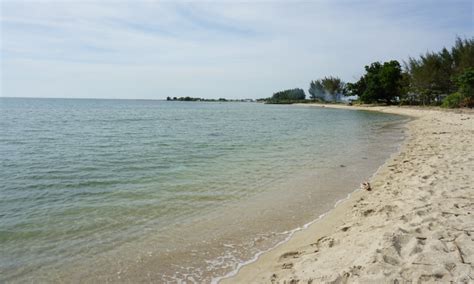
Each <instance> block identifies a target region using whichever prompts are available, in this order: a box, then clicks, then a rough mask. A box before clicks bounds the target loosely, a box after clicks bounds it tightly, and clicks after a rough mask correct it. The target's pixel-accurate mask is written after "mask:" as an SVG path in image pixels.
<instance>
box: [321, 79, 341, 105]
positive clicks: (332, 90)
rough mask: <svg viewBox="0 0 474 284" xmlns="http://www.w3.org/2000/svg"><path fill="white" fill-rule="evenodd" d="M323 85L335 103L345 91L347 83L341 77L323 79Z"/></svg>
mask: <svg viewBox="0 0 474 284" xmlns="http://www.w3.org/2000/svg"><path fill="white" fill-rule="evenodd" d="M321 84H322V86H323V88H324V90H325V91H326V92H327V93H329V94H330V95H331V98H332V100H333V101H334V102H336V101H338V100H339V99H340V97H341V95H342V94H343V93H344V90H345V83H344V82H343V81H342V80H341V79H340V78H339V77H333V76H329V77H324V78H323V79H321Z"/></svg>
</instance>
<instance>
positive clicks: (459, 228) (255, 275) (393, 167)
mask: <svg viewBox="0 0 474 284" xmlns="http://www.w3.org/2000/svg"><path fill="white" fill-rule="evenodd" d="M326 107H336V108H350V109H364V110H374V111H381V112H387V113H395V114H403V115H408V116H412V117H414V118H415V119H414V120H412V121H411V122H409V123H408V129H409V131H408V132H409V136H408V138H407V140H406V141H405V143H404V144H403V145H402V147H401V149H400V152H399V153H397V154H394V155H393V157H392V158H391V159H389V160H388V161H387V162H386V163H385V164H384V165H383V166H382V167H381V168H380V169H379V170H378V172H377V174H376V175H374V177H373V178H372V180H370V184H371V187H372V191H365V190H358V191H356V192H355V193H353V194H352V196H351V197H350V198H349V199H348V200H347V201H345V202H342V203H340V204H339V205H338V206H336V208H335V209H334V210H332V211H331V212H329V213H328V214H327V215H326V216H325V217H324V218H322V219H320V220H319V221H318V222H316V223H314V224H312V225H311V226H310V227H309V228H308V229H306V230H302V231H299V232H297V233H296V234H295V235H294V236H293V237H292V238H291V239H290V240H289V241H288V242H286V243H284V244H282V245H280V246H278V247H277V248H275V249H273V250H271V251H269V252H267V253H265V254H263V255H262V256H261V257H260V258H259V259H258V260H257V261H256V262H254V263H251V264H249V265H247V266H244V267H243V268H242V269H241V270H240V271H239V273H238V274H237V275H236V276H234V277H232V278H228V279H224V280H223V281H222V283H321V282H323V283H326V282H334V283H345V282H349V283H353V282H356V283H406V282H443V283H446V282H450V281H454V282H461V283H463V282H467V283H474V114H473V112H468V111H467V112H464V113H462V112H448V111H442V110H427V109H416V108H400V107H368V108H367V107H345V106H326Z"/></svg>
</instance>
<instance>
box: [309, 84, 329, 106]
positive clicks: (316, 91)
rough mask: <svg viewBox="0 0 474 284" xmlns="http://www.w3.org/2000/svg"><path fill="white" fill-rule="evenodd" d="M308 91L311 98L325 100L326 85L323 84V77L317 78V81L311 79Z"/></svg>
mask: <svg viewBox="0 0 474 284" xmlns="http://www.w3.org/2000/svg"><path fill="white" fill-rule="evenodd" d="M308 93H309V94H310V96H309V97H310V98H311V99H312V100H321V101H324V97H325V96H324V94H325V91H324V87H323V84H322V83H321V79H319V80H315V81H311V83H310V84H309V89H308Z"/></svg>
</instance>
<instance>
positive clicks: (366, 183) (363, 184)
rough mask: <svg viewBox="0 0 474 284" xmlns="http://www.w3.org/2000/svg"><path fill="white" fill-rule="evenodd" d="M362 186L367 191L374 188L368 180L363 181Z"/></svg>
mask: <svg viewBox="0 0 474 284" xmlns="http://www.w3.org/2000/svg"><path fill="white" fill-rule="evenodd" d="M360 188H361V189H365V190H367V191H371V190H372V188H371V187H370V183H369V182H368V181H366V182H363V183H361V185H360Z"/></svg>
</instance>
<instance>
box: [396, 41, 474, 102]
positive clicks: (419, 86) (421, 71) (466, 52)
mask: <svg viewBox="0 0 474 284" xmlns="http://www.w3.org/2000/svg"><path fill="white" fill-rule="evenodd" d="M472 67H474V38H472V39H464V40H463V39H461V38H457V39H456V42H455V45H454V46H453V47H452V48H451V51H449V50H448V49H447V48H443V49H442V50H441V51H440V52H428V53H426V54H424V55H421V56H420V58H409V59H408V62H406V63H405V68H406V70H407V73H408V74H409V87H408V91H409V93H411V94H410V98H411V102H412V103H418V104H423V105H430V104H439V103H441V101H442V99H443V97H446V96H447V95H449V94H452V93H454V92H456V91H457V90H458V88H459V85H458V83H457V81H456V80H457V79H456V78H458V77H459V76H461V74H463V73H464V72H465V70H467V69H469V68H472ZM459 95H462V94H459ZM454 97H456V96H453V97H452V98H451V101H450V104H451V103H452V102H453V101H454V99H453V98H454Z"/></svg>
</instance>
